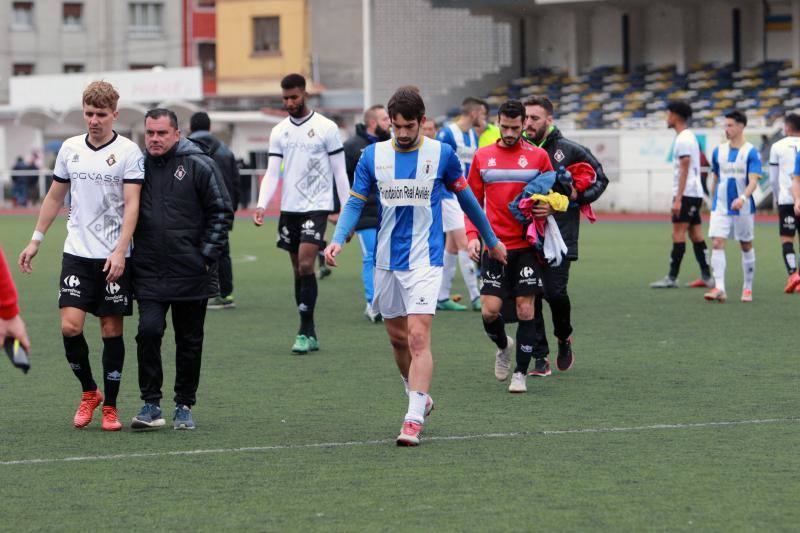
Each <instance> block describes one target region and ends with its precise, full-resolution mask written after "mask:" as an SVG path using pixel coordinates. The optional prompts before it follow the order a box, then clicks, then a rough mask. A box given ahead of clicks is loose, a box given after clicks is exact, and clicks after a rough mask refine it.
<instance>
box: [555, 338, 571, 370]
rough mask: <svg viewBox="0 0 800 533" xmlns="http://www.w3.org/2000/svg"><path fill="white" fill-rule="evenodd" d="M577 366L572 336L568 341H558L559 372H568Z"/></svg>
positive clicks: (557, 362) (557, 366)
mask: <svg viewBox="0 0 800 533" xmlns="http://www.w3.org/2000/svg"><path fill="white" fill-rule="evenodd" d="M574 364H575V354H574V353H573V351H572V336H570V337H569V338H568V339H567V340H566V341H564V342H561V341H558V357H557V358H556V368H557V369H558V371H559V372H566V371H567V370H569V369H570V368H572V365H574Z"/></svg>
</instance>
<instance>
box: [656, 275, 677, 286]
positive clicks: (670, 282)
mask: <svg viewBox="0 0 800 533" xmlns="http://www.w3.org/2000/svg"><path fill="white" fill-rule="evenodd" d="M650 288H651V289H677V288H678V280H677V279H675V278H671V277H669V276H664V279H660V280H658V281H654V282H653V283H651V284H650Z"/></svg>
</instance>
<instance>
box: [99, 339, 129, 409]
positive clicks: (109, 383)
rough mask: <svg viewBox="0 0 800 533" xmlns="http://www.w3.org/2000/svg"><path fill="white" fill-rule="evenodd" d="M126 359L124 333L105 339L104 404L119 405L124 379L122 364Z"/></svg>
mask: <svg viewBox="0 0 800 533" xmlns="http://www.w3.org/2000/svg"><path fill="white" fill-rule="evenodd" d="M124 361H125V343H124V342H123V341H122V335H120V336H119V337H107V338H104V339H103V386H104V388H105V400H104V402H103V405H109V406H111V407H116V406H117V394H119V382H120V380H121V379H122V364H123V363H124Z"/></svg>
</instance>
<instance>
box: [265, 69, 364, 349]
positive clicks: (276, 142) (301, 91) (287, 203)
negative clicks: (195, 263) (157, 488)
mask: <svg viewBox="0 0 800 533" xmlns="http://www.w3.org/2000/svg"><path fill="white" fill-rule="evenodd" d="M281 95H282V98H283V106H284V108H285V109H286V111H287V112H288V113H289V116H288V117H286V118H285V119H283V120H282V121H281V122H280V123H279V124H278V125H276V126H275V127H274V128H273V129H272V133H271V134H270V137H269V161H268V163H267V172H266V174H265V175H264V179H263V180H262V181H261V190H260V191H259V194H258V207H257V208H256V211H255V213H254V214H253V222H254V223H255V225H256V226H261V225H263V224H264V211H265V210H266V208H267V205H268V204H269V202H270V200H271V199H272V195H273V194H275V190H276V189H277V188H278V176H279V172H280V166H281V161H283V187H282V188H281V216H280V219H279V220H278V241H277V245H278V248H282V249H284V250H286V251H287V252H289V257H290V259H291V261H292V271H293V272H294V297H295V303H296V304H297V311H298V312H299V314H300V329H299V330H298V332H297V336H296V338H295V342H294V345H293V346H292V353H295V354H306V353H308V352H313V351H317V350H319V341H318V340H317V332H316V330H315V327H314V306H315V305H316V302H317V278H316V276H315V275H314V263H315V261H316V258H317V253H318V252H319V250H320V249H321V248H324V247H325V240H324V239H325V228H326V227H327V224H328V215H330V214H331V213H333V212H334V202H333V188H334V185H335V187H336V192H337V193H338V196H339V201H340V203H341V205H344V204H345V203H346V202H347V195H348V194H349V190H350V189H349V186H348V182H347V169H346V166H345V158H344V147H343V146H342V141H341V139H340V138H339V127H338V126H337V125H336V123H335V122H333V121H332V120H330V119H328V118H325V117H323V116H322V115H320V114H319V113H317V112H316V111H313V110H311V109H309V108H308V106H307V105H306V100H307V99H308V93H307V92H306V80H305V78H304V77H303V76H301V75H300V74H289V75H287V76H285V77H284V78H283V79H282V80H281Z"/></svg>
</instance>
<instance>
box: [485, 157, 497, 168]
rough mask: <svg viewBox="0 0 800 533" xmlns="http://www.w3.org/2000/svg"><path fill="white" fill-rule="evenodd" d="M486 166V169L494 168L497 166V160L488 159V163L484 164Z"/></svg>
mask: <svg viewBox="0 0 800 533" xmlns="http://www.w3.org/2000/svg"><path fill="white" fill-rule="evenodd" d="M486 166H487V167H496V166H497V160H496V159H495V158H494V157H490V158H489V161H488V162H487V163H486Z"/></svg>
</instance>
